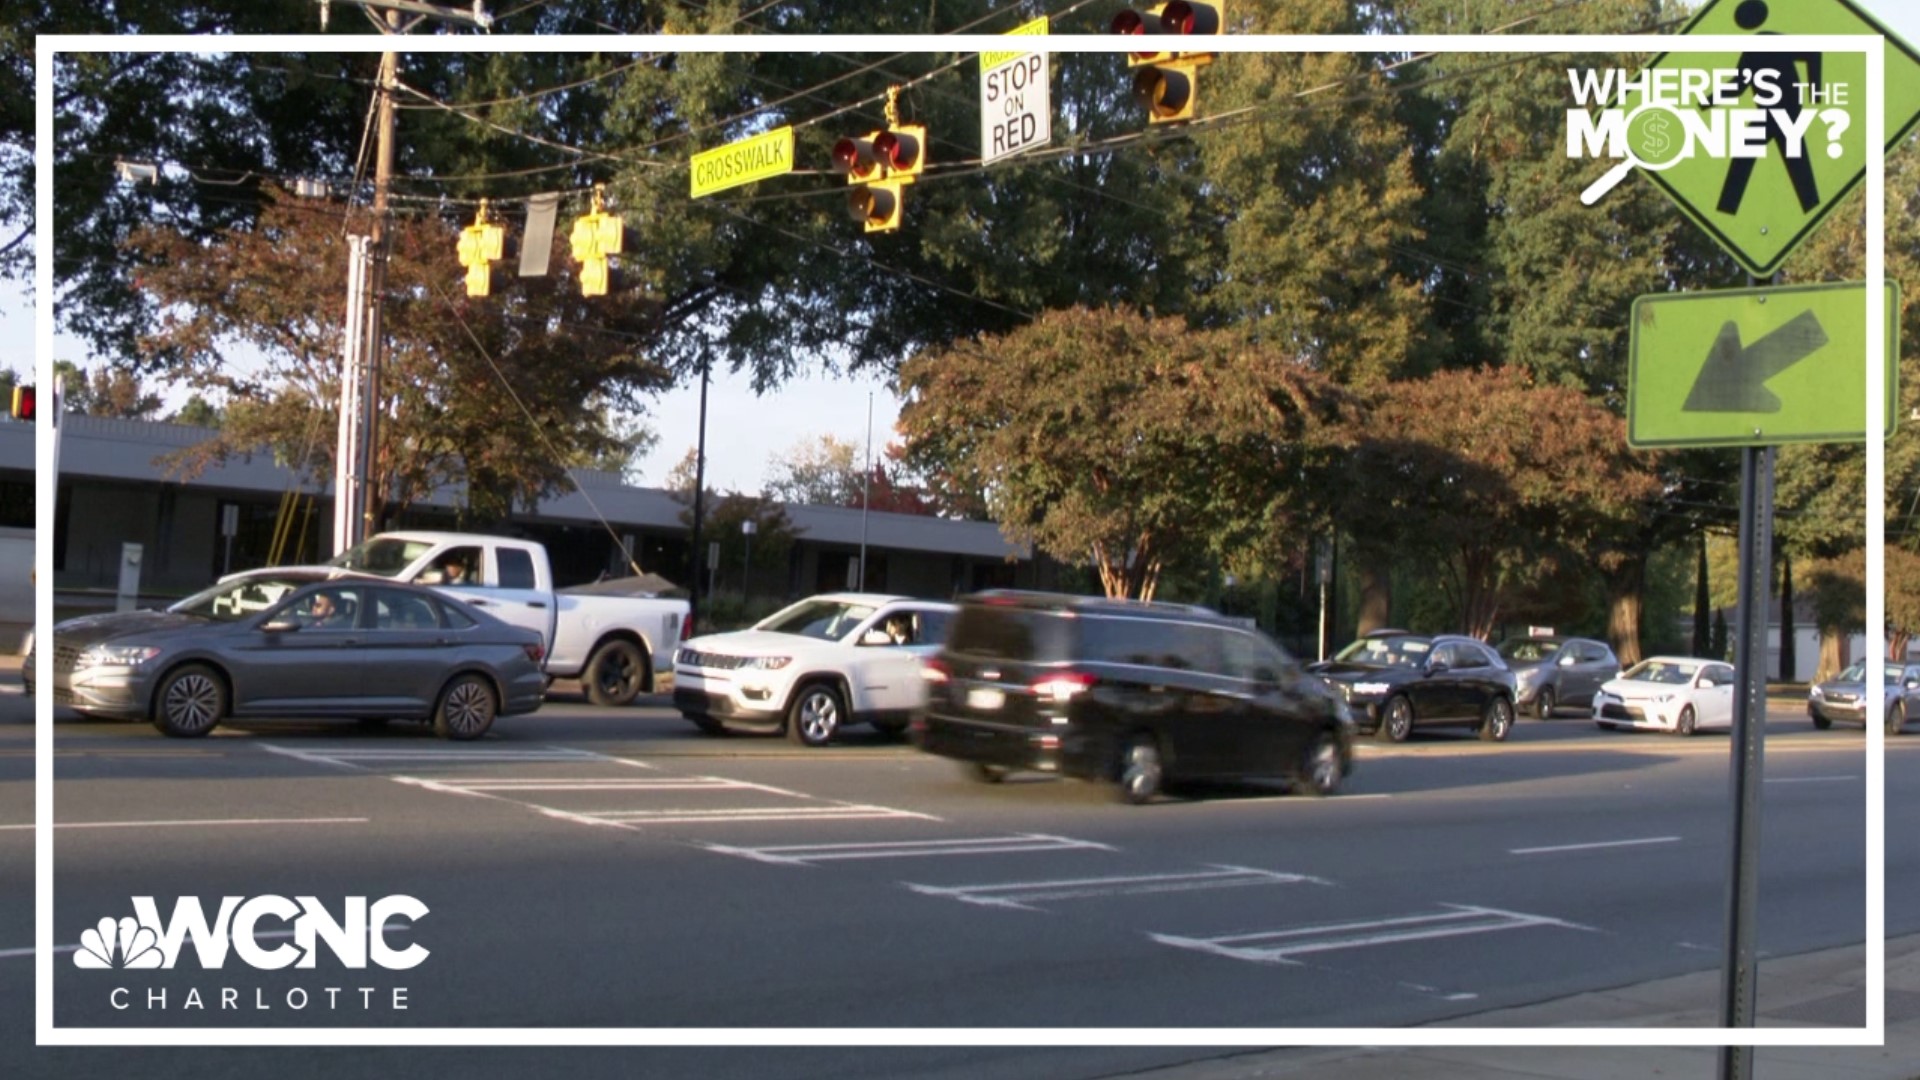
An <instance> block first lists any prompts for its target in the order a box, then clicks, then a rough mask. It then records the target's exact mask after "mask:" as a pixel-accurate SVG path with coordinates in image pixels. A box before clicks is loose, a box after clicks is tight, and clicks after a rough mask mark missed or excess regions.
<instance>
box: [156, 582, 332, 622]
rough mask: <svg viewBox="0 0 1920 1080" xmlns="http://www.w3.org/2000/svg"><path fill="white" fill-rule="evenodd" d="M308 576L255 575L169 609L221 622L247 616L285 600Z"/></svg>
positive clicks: (191, 597) (200, 594) (221, 584)
mask: <svg viewBox="0 0 1920 1080" xmlns="http://www.w3.org/2000/svg"><path fill="white" fill-rule="evenodd" d="M309 580H310V579H308V578H290V577H289V578H279V577H253V578H246V579H243V580H240V581H224V582H221V583H220V584H218V585H215V586H214V587H212V588H210V589H206V590H204V591H202V592H198V593H195V594H194V595H192V596H189V597H187V598H186V599H185V600H182V601H180V602H179V603H177V604H175V605H173V606H172V607H170V608H168V609H167V610H168V611H173V612H178V613H180V614H183V615H201V616H205V617H206V618H209V619H218V620H220V621H221V622H232V621H233V620H235V619H244V618H246V617H247V616H249V615H252V614H255V613H257V612H261V611H265V610H267V609H268V608H270V607H272V606H274V605H275V604H278V603H279V602H280V601H281V600H283V599H285V598H286V596H287V594H288V593H291V592H293V591H294V590H295V589H298V588H300V587H301V586H302V585H305V584H307V583H308V581H309Z"/></svg>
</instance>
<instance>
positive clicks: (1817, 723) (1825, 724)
mask: <svg viewBox="0 0 1920 1080" xmlns="http://www.w3.org/2000/svg"><path fill="white" fill-rule="evenodd" d="M1810 715H1811V716H1812V718H1813V726H1814V727H1815V728H1816V729H1818V730H1820V731H1825V730H1827V729H1828V728H1830V727H1832V726H1833V721H1831V720H1829V719H1827V718H1826V717H1824V716H1821V715H1820V714H1819V713H1812V714H1810Z"/></svg>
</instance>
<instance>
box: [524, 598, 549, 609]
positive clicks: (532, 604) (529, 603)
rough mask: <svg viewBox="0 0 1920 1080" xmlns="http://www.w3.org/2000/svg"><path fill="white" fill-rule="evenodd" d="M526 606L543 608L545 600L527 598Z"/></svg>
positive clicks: (545, 604)
mask: <svg viewBox="0 0 1920 1080" xmlns="http://www.w3.org/2000/svg"><path fill="white" fill-rule="evenodd" d="M527 606H528V607H537V608H541V609H545V608H546V606H547V602H546V601H545V600H529V601H527Z"/></svg>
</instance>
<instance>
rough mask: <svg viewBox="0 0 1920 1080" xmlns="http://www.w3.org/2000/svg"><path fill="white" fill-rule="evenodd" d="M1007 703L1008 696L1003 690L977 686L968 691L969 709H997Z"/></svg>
mask: <svg viewBox="0 0 1920 1080" xmlns="http://www.w3.org/2000/svg"><path fill="white" fill-rule="evenodd" d="M1006 703H1007V695H1006V692H1005V691H1003V690H996V689H994V688H993V687H990V686H976V687H974V688H973V689H971V690H969V691H967V708H969V709H997V708H999V707H1000V706H1002V705H1005V704H1006Z"/></svg>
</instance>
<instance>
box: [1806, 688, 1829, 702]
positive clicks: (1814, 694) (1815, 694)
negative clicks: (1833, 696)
mask: <svg viewBox="0 0 1920 1080" xmlns="http://www.w3.org/2000/svg"><path fill="white" fill-rule="evenodd" d="M1807 696H1808V697H1810V698H1814V699H1816V700H1817V699H1819V698H1823V697H1826V696H1827V692H1826V691H1825V690H1822V689H1820V688H1819V687H1817V686H1816V687H1814V688H1813V689H1811V690H1809V691H1807Z"/></svg>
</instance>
